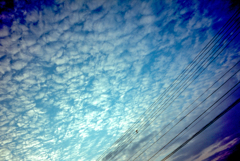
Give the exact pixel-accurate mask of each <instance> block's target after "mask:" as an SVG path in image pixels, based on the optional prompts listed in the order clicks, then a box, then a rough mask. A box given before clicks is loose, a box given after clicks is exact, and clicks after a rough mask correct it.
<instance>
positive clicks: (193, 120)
mask: <svg viewBox="0 0 240 161" xmlns="http://www.w3.org/2000/svg"><path fill="white" fill-rule="evenodd" d="M239 83H240V81H238V82H237V83H236V84H235V85H234V86H233V87H232V88H231V89H230V90H228V91H227V92H226V93H225V94H224V95H222V96H221V97H220V98H219V99H218V100H217V101H215V102H214V103H213V104H212V105H211V106H210V107H208V108H207V109H206V110H205V111H204V112H203V113H201V115H199V116H198V117H197V118H195V119H194V120H193V121H192V122H191V123H190V124H189V125H187V126H186V127H185V128H184V129H183V130H182V131H181V132H179V133H178V134H177V135H176V136H175V137H174V138H172V139H171V140H170V141H169V142H168V143H167V144H165V145H164V146H163V147H162V148H161V149H159V150H158V151H157V153H155V154H154V155H153V156H152V157H150V158H149V159H148V161H149V160H151V159H152V158H153V157H154V156H156V155H157V154H158V153H159V152H160V151H162V150H163V149H164V148H165V147H166V146H168V145H169V144H170V143H171V142H172V141H174V140H175V139H176V138H177V137H178V136H179V135H180V134H182V133H183V132H184V131H185V130H186V129H188V128H189V127H190V126H191V125H192V124H193V123H194V122H195V121H197V120H198V119H199V118H200V117H201V116H202V115H204V114H205V113H206V112H207V111H208V110H209V109H211V108H212V107H213V106H214V105H215V104H216V103H217V102H218V101H220V100H221V99H222V98H223V97H225V96H226V95H227V94H228V93H229V92H230V91H231V90H232V89H234V88H235V87H236V86H237V85H238V84H239ZM237 89H238V88H237ZM237 89H236V90H237ZM236 90H235V91H236ZM235 91H234V92H235ZM234 92H232V93H234ZM230 95H231V94H230ZM230 95H229V96H230ZM229 96H228V97H229ZM228 97H227V98H228ZM227 98H225V99H224V100H222V101H221V102H220V103H219V104H221V103H222V102H224V101H225V100H226V99H227Z"/></svg>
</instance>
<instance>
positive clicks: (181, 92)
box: [119, 27, 239, 152]
mask: <svg viewBox="0 0 240 161" xmlns="http://www.w3.org/2000/svg"><path fill="white" fill-rule="evenodd" d="M238 28H239V27H238ZM238 28H237V30H238ZM230 37H231V35H230ZM230 37H228V38H230ZM234 38H235V37H234ZM234 38H233V39H234ZM225 39H226V38H225ZM225 39H224V40H223V41H222V42H224V41H225ZM233 39H232V40H233ZM232 40H231V41H232ZM231 41H230V42H231ZM222 42H221V43H222ZM221 43H220V45H221ZM228 44H229V43H228ZM228 44H227V45H228ZM220 45H219V46H220ZM227 45H226V46H227ZM226 46H225V47H224V49H225V48H226ZM221 47H223V46H221ZM218 50H219V49H218ZM218 50H217V51H218ZM222 51H223V50H222ZM222 51H221V52H222ZM221 52H220V53H221ZM215 53H216V52H215ZM215 53H214V54H215ZM220 53H219V54H220ZM219 54H217V56H218V55H219ZM217 56H215V57H213V59H212V60H211V61H210V63H211V62H212V61H213V60H214V59H215V58H216V57H217ZM208 57H209V56H208ZM206 62H207V58H206V59H205V60H204V61H203V63H204V65H205V64H206ZM210 63H208V64H207V65H206V67H204V68H200V69H203V70H202V71H201V72H200V74H201V73H202V72H203V71H204V70H205V69H206V68H207V67H208V66H209V64H210ZM199 67H200V66H199ZM199 67H198V68H199ZM198 68H197V69H198ZM200 69H198V70H200ZM195 71H196V70H195ZM198 76H199V74H198ZM198 76H197V77H198ZM197 77H196V78H197ZM196 78H194V80H195V79H196ZM192 82H193V81H192ZM192 82H191V83H192ZM191 83H190V84H191ZM190 84H189V85H190ZM189 85H188V86H189ZM188 86H187V87H188ZM181 89H182V88H181ZM185 89H186V88H184V90H185ZM182 92H183V91H182ZM182 92H181V93H182ZM181 93H180V94H181ZM180 94H179V95H180ZM179 95H178V96H179ZM175 99H176V97H175ZM175 99H174V100H175ZM172 102H173V101H172ZM165 109H166V108H165ZM165 109H164V110H165ZM154 114H156V113H154ZM158 116H159V115H158ZM158 116H157V117H158ZM151 118H152V117H151ZM155 119H156V118H155ZM155 119H154V120H155ZM145 125H146V124H145ZM139 131H140V130H139ZM131 142H132V141H131ZM119 147H121V146H119ZM124 148H125V147H124ZM124 148H123V149H124ZM121 151H122V150H120V152H121Z"/></svg>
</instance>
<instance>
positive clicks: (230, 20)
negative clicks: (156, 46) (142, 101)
mask: <svg viewBox="0 0 240 161" xmlns="http://www.w3.org/2000/svg"><path fill="white" fill-rule="evenodd" d="M238 14H239V11H237V12H236V13H235V14H234V15H233V16H232V17H231V18H232V19H229V20H228V22H227V23H226V24H225V25H224V26H223V27H222V28H221V30H220V31H219V32H218V33H217V35H215V36H214V38H213V39H212V40H211V41H210V42H209V43H208V45H207V46H205V48H204V49H203V50H202V51H201V52H200V53H199V54H198V56H197V57H195V59H194V60H193V61H192V63H191V64H189V65H188V67H187V68H186V69H184V71H183V72H182V73H181V74H180V75H179V76H178V77H177V79H175V81H174V82H173V83H172V84H171V85H170V86H169V87H168V88H167V89H166V90H165V91H164V93H163V94H161V95H160V97H159V98H158V99H157V100H156V101H155V103H153V104H152V105H151V106H150V107H149V108H148V110H149V109H150V108H152V106H154V105H155V104H156V103H157V102H158V101H159V100H160V98H161V97H163V96H164V94H165V93H166V92H168V91H167V90H168V89H170V88H171V87H174V85H177V84H175V82H177V81H178V80H179V79H180V78H181V77H182V76H183V74H184V73H186V71H187V70H188V69H189V68H190V67H191V66H192V65H193V64H194V63H195V62H196V61H197V60H198V58H200V57H201V53H202V52H203V51H206V49H207V47H209V46H210V45H211V44H212V43H213V42H214V41H215V40H216V39H217V38H218V36H219V34H220V33H222V32H223V30H224V29H225V27H226V26H228V25H229V24H228V23H231V22H232V21H233V19H234V18H235V17H236V16H237V15H238ZM222 37H223V36H222ZM222 37H221V38H222ZM221 38H220V39H221ZM220 39H219V40H220ZM219 40H218V41H219ZM179 83H180V82H179ZM179 83H178V84H179ZM148 110H147V111H146V112H148ZM146 112H145V113H146ZM143 116H144V114H143V115H142V116H140V117H139V119H138V120H141V117H143ZM138 122H139V121H138ZM136 124H137V122H136V123H135V125H136ZM135 125H133V126H132V127H131V128H129V129H128V130H127V132H128V131H130V130H132V129H133V128H134V126H135ZM124 137H126V134H125V136H122V137H121V138H120V139H122V138H124ZM120 139H118V140H117V141H116V142H119V141H120ZM116 142H115V143H114V144H116ZM114 144H113V145H114ZM110 148H111V147H110ZM107 151H108V150H107ZM107 151H105V152H104V153H103V154H102V155H101V156H100V158H99V159H101V157H102V156H103V155H105V153H106V152H107ZM99 159H98V160H99Z"/></svg>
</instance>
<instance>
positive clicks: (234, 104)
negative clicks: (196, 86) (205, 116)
mask: <svg viewBox="0 0 240 161" xmlns="http://www.w3.org/2000/svg"><path fill="white" fill-rule="evenodd" d="M239 102H240V98H239V99H237V100H236V101H235V102H234V103H233V104H231V105H230V106H229V107H228V108H227V109H225V110H224V111H223V112H221V113H220V114H219V115H218V116H216V117H215V118H214V119H213V120H212V121H210V122H209V123H208V124H207V125H205V126H204V127H203V128H201V129H200V130H199V131H198V132H197V133H195V134H194V135H193V136H192V137H191V138H189V139H188V140H187V141H185V142H184V143H183V144H182V145H180V146H179V147H178V148H176V149H175V150H174V151H173V152H171V153H170V154H169V155H168V156H166V157H165V158H164V159H162V161H165V160H167V159H168V158H169V157H171V156H172V155H173V154H174V153H176V152H177V151H179V150H180V149H181V148H182V147H184V146H185V145H186V144H187V143H188V142H189V141H191V140H192V139H193V138H195V137H196V136H197V135H199V134H200V133H202V132H203V131H204V130H206V129H207V128H208V127H209V126H210V125H212V124H213V123H214V122H216V121H217V120H218V119H219V118H221V117H222V116H223V115H225V114H226V113H227V112H229V111H230V110H231V109H232V108H233V107H235V106H236V105H237V104H239Z"/></svg>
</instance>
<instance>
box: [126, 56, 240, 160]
mask: <svg viewBox="0 0 240 161" xmlns="http://www.w3.org/2000/svg"><path fill="white" fill-rule="evenodd" d="M239 62H240V60H239V61H238V62H237V63H236V64H234V65H233V66H232V67H231V68H230V69H229V70H228V71H227V72H225V73H224V74H223V75H222V76H221V77H220V78H219V79H218V80H217V81H215V82H214V83H213V84H212V85H211V86H210V87H208V89H206V90H205V91H204V92H203V93H202V94H201V95H200V96H199V97H198V98H197V99H195V100H194V101H193V102H192V103H191V104H190V105H188V106H187V107H186V108H185V109H184V110H183V111H181V113H179V114H178V115H177V117H175V118H174V119H173V120H172V121H171V122H169V123H168V124H167V125H166V126H165V127H164V128H163V129H162V130H161V131H159V133H161V132H162V131H163V130H164V129H165V128H167V127H168V126H169V125H170V124H171V123H173V122H174V121H175V120H176V119H178V117H179V116H180V115H181V114H182V113H184V112H185V111H186V110H187V109H189V108H190V107H191V106H192V105H193V104H194V103H195V102H196V101H197V100H198V99H199V98H201V97H202V96H203V95H204V94H205V93H206V92H207V91H208V90H209V89H211V88H212V87H213V86H214V85H215V84H216V83H218V82H219V81H220V80H221V79H222V78H223V77H224V76H226V75H227V74H228V73H229V72H230V71H231V70H232V69H233V68H234V67H236V66H237V65H238V63H239ZM237 72H239V70H238V71H237ZM237 72H235V73H234V74H233V75H235V74H236V73H237ZM233 75H232V76H231V77H230V78H232V77H233ZM228 80H229V79H228ZM228 80H227V81H228ZM227 81H225V82H224V83H223V84H222V85H221V86H223V85H224V84H225V83H226V82H227ZM217 90H218V89H217ZM214 92H216V90H215V91H214ZM214 92H212V94H213V93H214ZM184 117H186V116H184ZM157 135H158V134H155V135H154V136H153V137H156V136H157ZM147 144H148V143H146V144H145V145H143V146H142V147H141V149H139V150H138V151H141V150H142V149H143V148H144V147H145V146H146V145H147ZM137 153H138V152H137ZM137 153H135V154H137ZM135 154H133V155H132V156H131V157H130V158H129V159H128V160H130V159H131V158H132V157H133V156H134V155H135ZM141 154H142V153H141ZM139 156H140V155H138V156H137V157H136V158H138V157H139ZM136 158H135V159H136ZM135 159H134V160H135Z"/></svg>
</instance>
